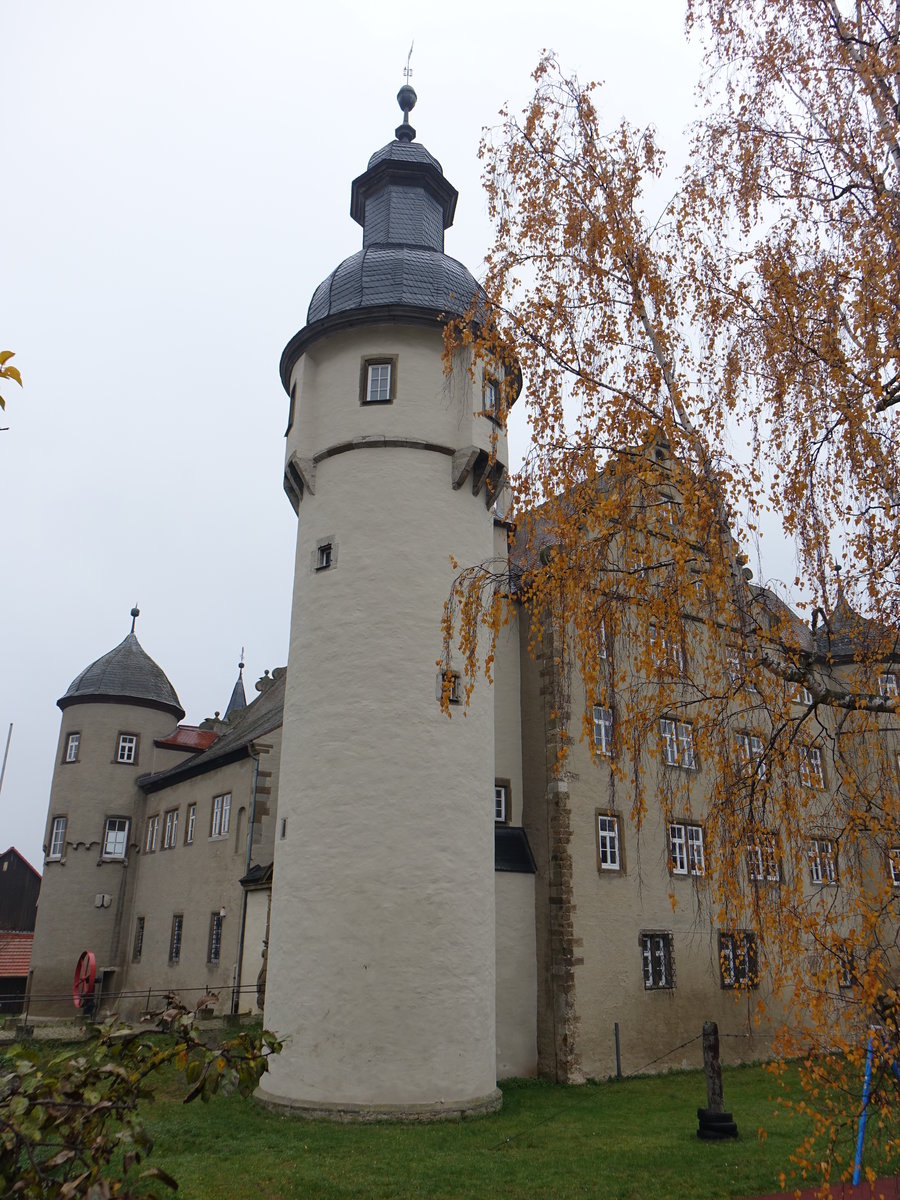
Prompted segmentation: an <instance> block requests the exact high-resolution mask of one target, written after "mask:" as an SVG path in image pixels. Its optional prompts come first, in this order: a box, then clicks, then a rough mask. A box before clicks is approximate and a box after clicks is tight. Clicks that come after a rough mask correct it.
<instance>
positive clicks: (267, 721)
mask: <svg viewBox="0 0 900 1200" xmlns="http://www.w3.org/2000/svg"><path fill="white" fill-rule="evenodd" d="M284 677H285V671H284V668H283V667H278V668H276V669H275V671H273V673H272V677H271V681H267V686H266V687H265V690H264V691H262V693H261V695H259V696H257V698H256V699H255V700H254V701H253V703H252V704H249V705H248V706H247V707H246V708H245V709H242V710H241V711H240V712H237V713H233V714H232V716H231V717H230V719H229V721H228V723H227V728H226V729H225V730H224V732H222V733H220V735H219V736H218V738H216V740H215V742H213V744H212V745H211V746H210V747H209V749H207V750H203V751H201V752H200V753H199V754H195V755H193V757H191V758H188V759H185V760H184V762H180V763H178V764H177V765H176V766H174V767H169V769H168V770H167V771H156V772H154V773H153V774H152V775H141V776H140V778H139V779H138V781H137V784H138V787H139V788H141V789H142V791H144V792H146V793H148V794H149V793H151V792H159V791H162V789H163V788H167V787H170V786H171V785H172V784H174V783H180V782H181V780H183V779H191V778H192V777H193V776H195V775H204V774H206V773H207V772H208V771H214V770H216V769H217V768H218V767H224V766H226V765H227V764H228V763H232V762H237V761H238V760H239V759H241V758H247V757H249V755H250V748H251V744H252V743H253V742H254V741H255V740H256V739H257V738H261V737H263V736H264V735H265V734H267V733H271V731H272V730H273V729H278V728H280V727H281V724H282V721H283V719H284ZM257 686H259V685H257Z"/></svg>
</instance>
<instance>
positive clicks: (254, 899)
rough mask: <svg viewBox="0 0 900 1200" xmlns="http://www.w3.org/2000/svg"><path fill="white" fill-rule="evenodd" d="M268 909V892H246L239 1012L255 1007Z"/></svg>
mask: <svg viewBox="0 0 900 1200" xmlns="http://www.w3.org/2000/svg"><path fill="white" fill-rule="evenodd" d="M268 911H269V892H268V891H267V890H265V889H262V888H260V889H258V890H257V891H252V892H248V893H247V913H246V918H245V924H244V954H243V957H242V959H241V980H242V985H243V986H242V988H241V1012H252V1011H254V1010H255V1009H256V1007H257V1006H256V993H255V991H254V990H253V989H254V987H255V985H256V977H257V976H258V975H259V972H260V969H261V967H262V965H263V949H264V947H263V943H264V941H265V937H266V919H267V916H268Z"/></svg>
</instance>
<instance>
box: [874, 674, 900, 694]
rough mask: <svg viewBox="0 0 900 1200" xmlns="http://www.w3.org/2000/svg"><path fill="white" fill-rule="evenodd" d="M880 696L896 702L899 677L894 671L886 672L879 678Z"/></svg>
mask: <svg viewBox="0 0 900 1200" xmlns="http://www.w3.org/2000/svg"><path fill="white" fill-rule="evenodd" d="M878 694H879V696H882V697H883V698H884V699H885V700H896V699H897V697H898V695H900V693H898V690H897V676H896V675H895V674H894V672H893V671H885V672H883V673H882V674H881V675H879V676H878Z"/></svg>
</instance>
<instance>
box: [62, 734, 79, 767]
mask: <svg viewBox="0 0 900 1200" xmlns="http://www.w3.org/2000/svg"><path fill="white" fill-rule="evenodd" d="M80 745H81V734H80V733H70V734H69V736H68V737H67V738H66V754H65V758H64V759H63V762H67V763H73V762H78V747H79V746H80Z"/></svg>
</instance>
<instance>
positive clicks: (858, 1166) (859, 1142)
mask: <svg viewBox="0 0 900 1200" xmlns="http://www.w3.org/2000/svg"><path fill="white" fill-rule="evenodd" d="M874 1056H875V1043H874V1039H873V1037H872V1034H871V1032H870V1033H869V1045H868V1047H867V1048H866V1074H865V1077H864V1079H863V1094H862V1111H861V1112H860V1114H859V1132H858V1133H857V1135H856V1158H855V1160H854V1162H853V1186H854V1187H856V1185H857V1184H858V1183H859V1175H860V1171H861V1170H862V1152H863V1141H864V1140H865V1136H866V1113H867V1110H868V1107H869V1088H870V1087H871V1086H872V1059H873V1058H874Z"/></svg>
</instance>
